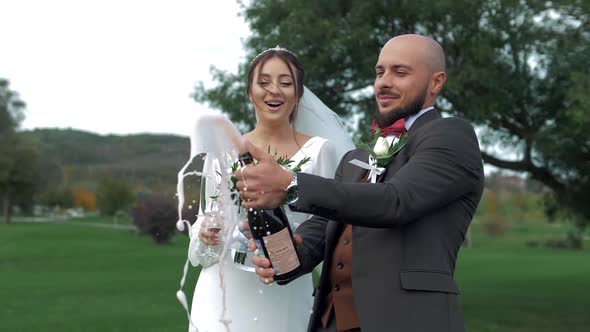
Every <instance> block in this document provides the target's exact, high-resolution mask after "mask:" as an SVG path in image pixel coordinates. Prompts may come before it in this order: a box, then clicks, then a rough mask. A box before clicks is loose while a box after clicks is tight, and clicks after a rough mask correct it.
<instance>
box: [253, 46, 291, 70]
mask: <svg viewBox="0 0 590 332" xmlns="http://www.w3.org/2000/svg"><path fill="white" fill-rule="evenodd" d="M270 51H283V52H287V53H290V54H291V55H293V56H296V55H295V53H293V52H291V51H289V50H288V49H286V48H284V47H280V46H279V45H277V46H275V47H273V48H267V49H266V50H264V51H262V52H260V53H258V55H256V56H255V57H254V59H252V61H250V66H252V64H253V63H254V61H256V59H258V58H259V57H260V56H261V55H263V54H264V53H266V52H270Z"/></svg>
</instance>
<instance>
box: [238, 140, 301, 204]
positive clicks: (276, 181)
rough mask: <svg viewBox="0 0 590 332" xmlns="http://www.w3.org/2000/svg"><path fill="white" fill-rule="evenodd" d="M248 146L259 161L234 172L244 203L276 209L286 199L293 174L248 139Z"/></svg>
mask: <svg viewBox="0 0 590 332" xmlns="http://www.w3.org/2000/svg"><path fill="white" fill-rule="evenodd" d="M246 148H247V149H248V152H250V154H251V155H252V157H253V158H254V159H256V160H257V161H258V163H257V164H256V165H254V164H249V165H246V166H243V167H242V168H240V169H238V170H237V171H236V172H235V173H234V175H235V176H236V178H237V179H238V181H237V183H236V187H237V188H238V190H239V192H240V197H241V198H242V205H243V206H244V207H245V208H255V209H274V208H276V207H277V206H279V205H281V204H283V202H284V201H285V197H286V192H285V188H287V186H288V185H289V184H290V183H291V180H292V179H293V174H292V173H291V172H290V171H288V170H286V169H284V168H283V167H282V166H281V165H279V164H278V163H277V162H276V161H275V160H274V158H273V157H272V156H270V155H269V154H268V153H266V152H264V151H262V150H260V149H258V148H257V147H255V146H254V145H253V144H252V143H250V142H248V141H246Z"/></svg>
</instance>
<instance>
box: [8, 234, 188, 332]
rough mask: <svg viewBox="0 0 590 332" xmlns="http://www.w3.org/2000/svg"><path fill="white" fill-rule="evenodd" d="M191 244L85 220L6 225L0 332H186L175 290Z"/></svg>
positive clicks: (183, 317)
mask: <svg viewBox="0 0 590 332" xmlns="http://www.w3.org/2000/svg"><path fill="white" fill-rule="evenodd" d="M186 245H187V241H186V238H185V237H184V236H179V237H177V238H176V243H173V244H172V245H164V246H160V245H155V244H154V243H153V241H152V240H151V238H149V237H145V236H139V235H137V234H136V233H134V232H130V231H127V230H120V229H105V228H97V227H87V226H82V225H79V224H67V223H55V224H48V223H44V224H12V225H4V224H2V225H0V280H1V283H2V286H1V287H0V331H7V332H8V331H10V332H18V331H27V332H28V331H44V332H49V331H185V330H186V327H187V318H186V314H185V313H184V312H183V309H182V307H181V306H180V304H179V303H178V302H177V300H176V290H177V289H178V286H179V281H180V277H181V273H182V267H183V264H184V259H185V252H186V249H185V248H186ZM191 271H192V272H193V273H192V275H191V278H189V279H190V280H189V284H188V285H187V287H186V289H187V290H189V291H187V294H188V295H189V296H192V289H194V282H195V279H196V269H194V268H193V269H192V270H191Z"/></svg>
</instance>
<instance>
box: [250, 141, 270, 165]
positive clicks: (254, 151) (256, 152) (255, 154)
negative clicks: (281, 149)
mask: <svg viewBox="0 0 590 332" xmlns="http://www.w3.org/2000/svg"><path fill="white" fill-rule="evenodd" d="M245 143H246V144H245V147H246V149H247V150H248V152H250V154H251V155H252V158H254V159H256V160H258V162H261V161H263V160H266V159H268V158H271V157H270V155H269V154H268V153H266V152H264V151H263V150H261V149H259V148H258V147H256V146H255V145H254V144H252V142H250V141H248V140H246V142H245Z"/></svg>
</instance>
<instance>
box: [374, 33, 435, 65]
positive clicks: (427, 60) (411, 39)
mask: <svg viewBox="0 0 590 332" xmlns="http://www.w3.org/2000/svg"><path fill="white" fill-rule="evenodd" d="M386 48H387V49H389V48H400V49H402V48H403V49H405V51H406V52H407V53H410V54H411V55H412V57H414V59H416V60H419V61H420V62H422V63H423V64H425V65H426V66H428V68H430V70H431V72H433V73H434V72H440V71H442V72H445V71H446V64H445V52H444V50H443V48H442V47H441V46H440V44H439V43H437V42H436V41H435V40H434V39H432V38H429V37H425V36H421V35H416V34H408V35H400V36H397V37H393V38H391V39H390V40H389V41H388V42H387V43H385V45H384V46H383V50H382V52H383V51H384V50H385V49H386Z"/></svg>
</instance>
